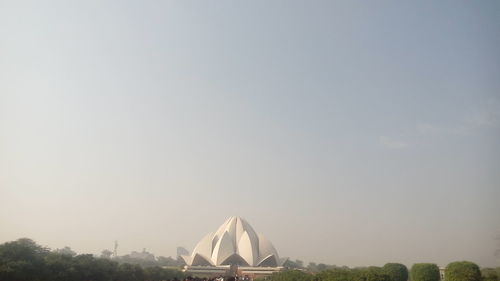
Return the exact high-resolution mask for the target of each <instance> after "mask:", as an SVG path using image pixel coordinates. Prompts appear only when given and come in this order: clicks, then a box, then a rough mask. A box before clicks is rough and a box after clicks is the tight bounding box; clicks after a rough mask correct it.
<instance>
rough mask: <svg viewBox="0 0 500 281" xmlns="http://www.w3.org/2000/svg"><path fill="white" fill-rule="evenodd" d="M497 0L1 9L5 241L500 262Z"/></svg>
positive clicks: (89, 248) (348, 259)
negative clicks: (499, 243) (256, 239)
mask: <svg viewBox="0 0 500 281" xmlns="http://www.w3.org/2000/svg"><path fill="white" fill-rule="evenodd" d="M499 144H500V2H498V1H466V0H464V1H338V2H335V1H245V2H243V1H135V2H132V1H100V0H99V1H67V0H64V1H18V0H13V1H4V0H0V243H3V242H5V241H10V240H15V239H17V238H20V237H30V238H32V239H34V240H36V241H37V242H38V243H40V244H42V245H46V246H49V247H51V248H61V247H63V246H66V245H68V246H71V247H72V248H73V249H75V250H76V251H78V252H90V253H100V251H101V250H103V249H106V248H107V249H112V247H113V241H114V240H115V239H117V240H118V242H119V244H120V246H119V249H118V251H119V254H126V253H128V252H130V251H132V250H142V248H147V249H148V250H149V251H151V252H153V253H155V254H156V255H165V256H169V255H175V249H176V247H177V246H185V247H186V248H188V249H189V250H192V249H193V247H194V245H195V244H196V242H198V240H199V239H201V238H202V237H203V236H204V235H205V234H206V233H208V232H211V231H215V230H216V229H217V227H218V226H219V225H220V224H222V222H223V221H224V220H225V219H226V218H227V217H229V216H232V215H239V216H242V217H244V218H246V219H247V220H248V221H249V223H250V224H252V226H253V227H254V228H255V230H256V231H257V232H260V233H263V234H264V235H266V236H267V237H268V238H269V239H270V240H271V241H272V242H273V243H274V245H275V246H276V248H277V250H278V252H279V253H280V255H281V256H288V257H291V258H293V259H296V258H298V259H302V260H305V261H316V262H324V263H329V264H337V265H349V266H357V265H382V264H384V263H385V262H388V261H398V262H403V263H406V264H408V265H411V264H412V263H414V262H422V261H424V262H436V263H438V264H440V265H446V264H447V263H448V262H450V261H455V260H464V259H466V260H472V261H474V262H478V263H479V264H480V265H483V266H492V265H498V264H499V261H498V260H497V259H495V257H494V251H495V247H496V241H495V240H494V237H495V236H496V235H498V234H499V233H500V147H499Z"/></svg>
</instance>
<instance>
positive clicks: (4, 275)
mask: <svg viewBox="0 0 500 281" xmlns="http://www.w3.org/2000/svg"><path fill="white" fill-rule="evenodd" d="M48 253H49V250H48V249H47V248H44V247H41V246H39V245H37V244H36V243H35V242H34V241H33V240H31V239H28V238H21V239H18V240H16V241H13V242H7V243H4V244H2V245H0V281H4V280H5V281H25V280H32V281H39V280H44V279H45V276H46V274H47V273H46V268H45V263H44V257H45V256H46V255H48Z"/></svg>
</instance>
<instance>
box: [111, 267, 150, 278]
mask: <svg viewBox="0 0 500 281" xmlns="http://www.w3.org/2000/svg"><path fill="white" fill-rule="evenodd" d="M115 277H116V280H120V281H143V280H144V279H145V276H144V271H143V269H142V267H140V266H139V265H137V264H129V263H122V264H120V265H119V266H118V271H117V273H116V275H115Z"/></svg>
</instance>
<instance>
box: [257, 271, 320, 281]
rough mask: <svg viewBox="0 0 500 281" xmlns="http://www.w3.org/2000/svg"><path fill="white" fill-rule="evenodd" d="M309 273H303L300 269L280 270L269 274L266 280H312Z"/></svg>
mask: <svg viewBox="0 0 500 281" xmlns="http://www.w3.org/2000/svg"><path fill="white" fill-rule="evenodd" d="M313 279H314V278H313V276H312V275H311V274H308V273H305V272H303V271H300V270H287V271H282V272H276V273H273V275H271V276H269V277H268V278H267V279H266V280H267V281H313Z"/></svg>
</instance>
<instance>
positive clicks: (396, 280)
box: [382, 263, 408, 281]
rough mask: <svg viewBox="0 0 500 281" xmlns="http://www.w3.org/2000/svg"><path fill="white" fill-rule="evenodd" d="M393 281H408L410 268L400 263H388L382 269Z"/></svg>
mask: <svg viewBox="0 0 500 281" xmlns="http://www.w3.org/2000/svg"><path fill="white" fill-rule="evenodd" d="M382 269H383V270H384V272H385V273H386V274H387V275H388V276H389V279H390V280H391V281H408V268H406V266H405V265H404V264H400V263H386V264H385V265H384V267H382Z"/></svg>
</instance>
